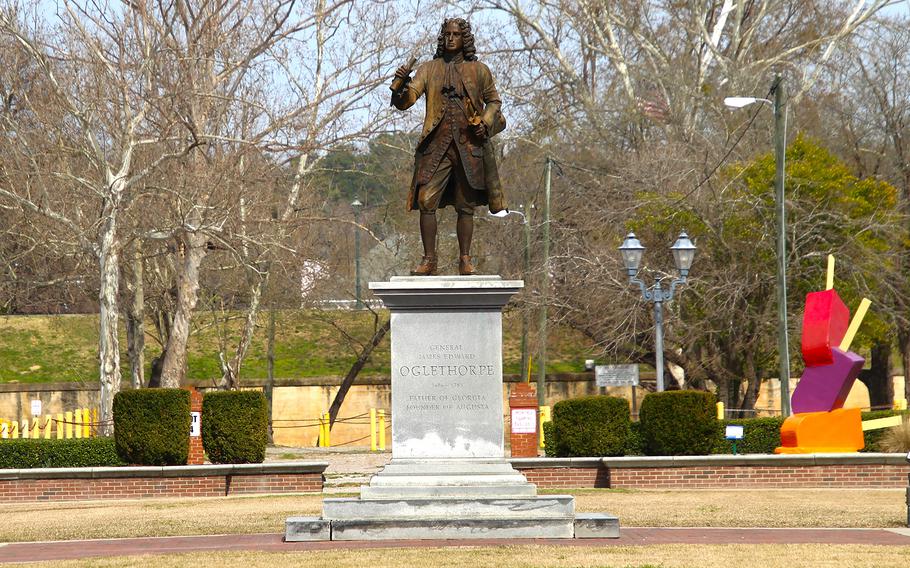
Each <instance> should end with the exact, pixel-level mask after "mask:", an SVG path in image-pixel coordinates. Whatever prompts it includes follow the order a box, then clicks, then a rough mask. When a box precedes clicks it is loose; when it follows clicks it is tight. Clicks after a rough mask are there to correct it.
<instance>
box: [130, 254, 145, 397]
mask: <svg viewBox="0 0 910 568" xmlns="http://www.w3.org/2000/svg"><path fill="white" fill-rule="evenodd" d="M129 266H130V272H129V274H130V277H129V278H128V279H127V284H126V286H127V289H128V290H129V291H130V293H131V294H132V297H131V300H130V304H129V307H128V309H127V310H126V342H127V352H128V354H129V358H130V378H131V380H132V386H133V388H134V389H138V388H142V386H143V385H145V354H144V352H145V292H144V290H145V288H144V284H143V271H142V253H141V250H140V248H139V245H138V244H137V245H136V246H135V247H134V248H133V250H132V258H130V261H129Z"/></svg>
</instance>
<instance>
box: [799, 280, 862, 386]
mask: <svg viewBox="0 0 910 568" xmlns="http://www.w3.org/2000/svg"><path fill="white" fill-rule="evenodd" d="M849 323H850V310H849V309H847V306H845V305H844V303H843V302H842V301H841V299H840V296H838V295H837V291H836V290H834V289H831V290H824V291H822V292H810V293H809V294H808V295H807V296H806V310H805V311H804V312H803V341H802V347H803V361H805V362H806V367H807V368H810V367H817V366H819V365H830V364H831V363H832V362H833V361H832V358H831V348H832V347H834V346H835V345H840V342H841V340H842V339H843V338H844V334H845V333H847V324H849Z"/></svg>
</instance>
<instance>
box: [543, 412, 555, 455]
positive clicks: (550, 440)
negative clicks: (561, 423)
mask: <svg viewBox="0 0 910 568" xmlns="http://www.w3.org/2000/svg"><path fill="white" fill-rule="evenodd" d="M554 428H555V426H553V421H552V420H550V421H549V422H544V423H543V441H544V444H543V453H544V455H546V456H547V457H548V458H555V457H557V455H556V430H555V429H554Z"/></svg>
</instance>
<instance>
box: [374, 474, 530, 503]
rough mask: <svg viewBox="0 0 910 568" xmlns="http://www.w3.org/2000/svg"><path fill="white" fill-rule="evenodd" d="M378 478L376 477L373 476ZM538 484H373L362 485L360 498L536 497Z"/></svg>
mask: <svg viewBox="0 0 910 568" xmlns="http://www.w3.org/2000/svg"><path fill="white" fill-rule="evenodd" d="M373 479H374V480H375V479H376V478H375V477H374V478H373ZM536 495H537V486H536V485H533V484H530V483H525V484H514V485H504V484H495V485H426V486H420V485H412V486H400V485H398V486H395V485H393V486H373V485H363V486H361V487H360V498H361V499H363V500H365V501H366V500H371V501H372V500H377V499H378V500H387V499H438V498H451V499H458V498H462V499H516V498H524V497H535V496H536Z"/></svg>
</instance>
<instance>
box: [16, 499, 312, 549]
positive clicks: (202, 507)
mask: <svg viewBox="0 0 910 568" xmlns="http://www.w3.org/2000/svg"><path fill="white" fill-rule="evenodd" d="M321 513H322V496H321V495H282V496H269V497H211V498H209V497H205V498H202V497H200V498H195V499H149V500H131V501H111V502H107V501H84V502H75V503H40V504H36V503H19V504H5V505H3V521H4V522H3V523H0V542H28V541H36V540H82V539H93V538H125V537H137V536H186V535H199V534H251V533H263V532H271V533H275V532H284V521H285V519H287V518H288V517H290V516H296V515H319V514H321Z"/></svg>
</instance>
